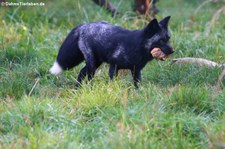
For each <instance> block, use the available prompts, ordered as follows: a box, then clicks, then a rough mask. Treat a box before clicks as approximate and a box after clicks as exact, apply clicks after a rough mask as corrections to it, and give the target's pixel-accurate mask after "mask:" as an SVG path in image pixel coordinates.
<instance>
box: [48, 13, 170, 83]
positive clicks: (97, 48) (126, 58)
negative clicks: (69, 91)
mask: <svg viewBox="0 0 225 149" xmlns="http://www.w3.org/2000/svg"><path fill="white" fill-rule="evenodd" d="M169 20H170V16H168V17H166V18H164V19H163V20H161V21H160V22H158V21H157V19H153V20H152V21H150V23H149V24H148V25H147V26H146V27H144V28H143V29H141V30H127V29H124V28H122V27H119V26H114V25H111V24H108V23H107V22H104V21H100V22H93V23H87V24H81V25H79V26H77V27H75V28H74V29H73V30H72V31H71V32H70V33H69V35H68V36H67V38H66V39H65V41H64V42H63V44H62V45H61V47H60V49H59V53H58V56H57V60H56V61H55V63H54V65H53V66H52V68H51V69H50V72H51V73H52V74H54V75H57V74H59V73H60V72H61V71H63V70H67V69H70V68H73V67H74V66H76V65H78V64H80V63H81V62H82V61H83V60H85V63H86V65H85V66H84V68H82V69H81V70H80V73H79V75H78V77H77V81H78V83H79V84H80V83H81V82H82V80H83V79H84V78H85V77H86V76H88V80H91V79H92V77H93V76H94V74H95V71H96V69H97V68H98V67H99V66H100V65H101V64H102V63H103V62H106V63H109V64H110V67H109V77H110V79H111V80H112V79H113V77H114V75H117V73H118V70H119V69H129V70H131V73H132V75H133V79H134V85H135V86H136V87H138V86H137V84H138V82H139V81H140V80H141V70H142V68H143V67H144V66H145V65H146V63H147V62H148V61H150V60H152V59H153V58H154V57H153V56H152V54H151V51H152V50H153V49H154V48H160V49H161V51H162V52H163V54H164V56H163V57H160V58H159V59H160V60H164V59H165V58H166V57H167V56H168V55H170V54H172V53H173V49H172V47H171V46H170V45H169V39H170V34H169V32H168V22H169Z"/></svg>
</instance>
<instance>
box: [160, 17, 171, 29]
mask: <svg viewBox="0 0 225 149" xmlns="http://www.w3.org/2000/svg"><path fill="white" fill-rule="evenodd" d="M170 18H171V17H170V16H167V17H165V18H164V19H162V20H161V21H160V22H159V24H160V25H161V26H162V27H164V28H167V27H168V23H169V21H170Z"/></svg>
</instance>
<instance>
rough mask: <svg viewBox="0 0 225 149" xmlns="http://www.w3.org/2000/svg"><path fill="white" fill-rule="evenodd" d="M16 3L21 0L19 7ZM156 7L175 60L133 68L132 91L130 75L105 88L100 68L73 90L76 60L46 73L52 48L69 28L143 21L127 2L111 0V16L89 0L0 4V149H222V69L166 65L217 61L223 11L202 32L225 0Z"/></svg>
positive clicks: (223, 55)
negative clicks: (137, 74) (138, 72)
mask: <svg viewBox="0 0 225 149" xmlns="http://www.w3.org/2000/svg"><path fill="white" fill-rule="evenodd" d="M22 1H24V2H26V1H25V0H21V2H22ZM203 1H204V0H189V1H186V0H176V1H173V0H160V1H159V2H158V3H157V7H158V8H159V10H160V12H159V13H158V14H157V15H156V17H157V18H158V19H162V18H163V17H165V16H168V15H170V16H172V18H171V22H170V25H169V29H170V31H171V45H172V46H173V47H174V49H175V53H174V54H173V56H172V57H171V58H169V59H168V60H167V61H165V62H161V61H156V60H153V61H151V62H150V63H148V64H147V66H146V67H145V68H144V69H143V71H142V76H143V79H142V83H141V84H140V87H139V89H135V87H134V86H133V81H132V76H131V74H130V72H126V71H122V72H121V73H120V74H119V76H118V77H117V78H116V79H115V80H114V81H110V80H109V77H108V68H109V66H108V64H104V65H102V66H101V67H100V68H99V69H98V70H97V73H96V75H95V78H94V79H93V80H92V81H91V82H87V81H86V83H83V84H82V87H81V88H80V89H75V88H74V82H75V81H76V77H77V75H78V73H79V70H80V69H81V68H82V66H84V63H82V64H80V65H79V66H77V67H75V68H74V69H72V70H70V71H65V72H63V73H62V74H60V75H59V76H57V77H56V76H53V75H51V74H49V68H50V67H51V66H52V64H53V62H54V61H55V58H56V55H57V53H58V49H59V47H60V45H61V43H62V42H63V40H64V39H65V37H66V35H67V34H68V33H69V31H70V30H71V29H72V28H73V27H75V26H76V25H78V24H81V23H87V22H93V21H98V20H106V21H108V22H109V23H112V24H115V25H119V26H122V27H124V28H128V29H140V28H143V27H144V26H145V25H146V24H147V23H148V22H149V21H150V20H149V19H146V18H144V17H141V16H138V15H137V14H136V13H135V12H133V7H132V5H133V3H132V2H133V1H131V0H111V2H112V3H113V4H114V5H115V6H116V7H117V8H118V10H119V11H120V14H119V16H116V17H111V15H110V14H109V13H107V12H106V11H105V10H104V9H102V8H100V7H99V6H97V5H95V4H94V3H93V2H92V1H91V0H75V1H70V0H64V1H60V0H54V1H53V0H49V1H41V0H33V2H44V3H45V6H33V7H28V6H11V7H3V6H0V148H13V149H14V148H15V149H17V148H18V149H20V148H23V149H24V148H27V149H30V148H41V149H44V148H63V149H64V148H85V149H88V148H96V149H99V148H107V149H108V148H118V149H123V148H137V149H149V148H187V149H189V148H225V90H224V87H225V79H223V82H222V83H221V89H219V90H216V89H215V86H216V84H217V80H218V77H219V75H220V74H221V72H222V70H223V68H209V67H205V66H198V65H194V64H173V65H171V61H172V59H173V58H181V57H196V58H205V59H208V60H212V61H215V62H217V63H220V64H223V63H225V42H224V41H225V22H224V14H222V13H221V14H220V15H219V16H218V19H217V20H216V21H215V22H214V23H213V25H212V27H211V28H210V33H209V35H208V36H207V35H206V31H207V29H208V27H209V24H210V20H211V19H212V17H213V15H214V14H215V13H216V11H217V10H218V9H220V8H221V6H223V5H224V4H225V3H224V1H223V0H221V1H217V2H216V3H214V2H212V3H209V4H207V5H205V6H204V7H202V8H201V9H200V10H199V11H198V12H197V13H196V14H195V13H194V12H195V10H196V9H197V8H198V6H199V5H201V4H202V3H203Z"/></svg>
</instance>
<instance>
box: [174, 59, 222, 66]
mask: <svg viewBox="0 0 225 149" xmlns="http://www.w3.org/2000/svg"><path fill="white" fill-rule="evenodd" d="M174 63H189V64H197V65H199V66H207V67H222V66H225V64H218V63H216V62H213V61H210V60H207V59H203V58H193V57H184V58H176V59H173V60H172V62H171V64H174Z"/></svg>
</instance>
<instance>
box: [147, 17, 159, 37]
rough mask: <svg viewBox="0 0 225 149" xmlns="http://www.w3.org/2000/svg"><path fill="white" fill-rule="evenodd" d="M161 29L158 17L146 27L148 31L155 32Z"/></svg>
mask: <svg viewBox="0 0 225 149" xmlns="http://www.w3.org/2000/svg"><path fill="white" fill-rule="evenodd" d="M159 29H160V26H159V23H158V21H157V19H153V20H152V21H151V22H150V23H149V24H148V25H147V26H146V28H145V32H146V33H148V34H149V33H150V34H154V33H155V32H157V31H158V30H159Z"/></svg>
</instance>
